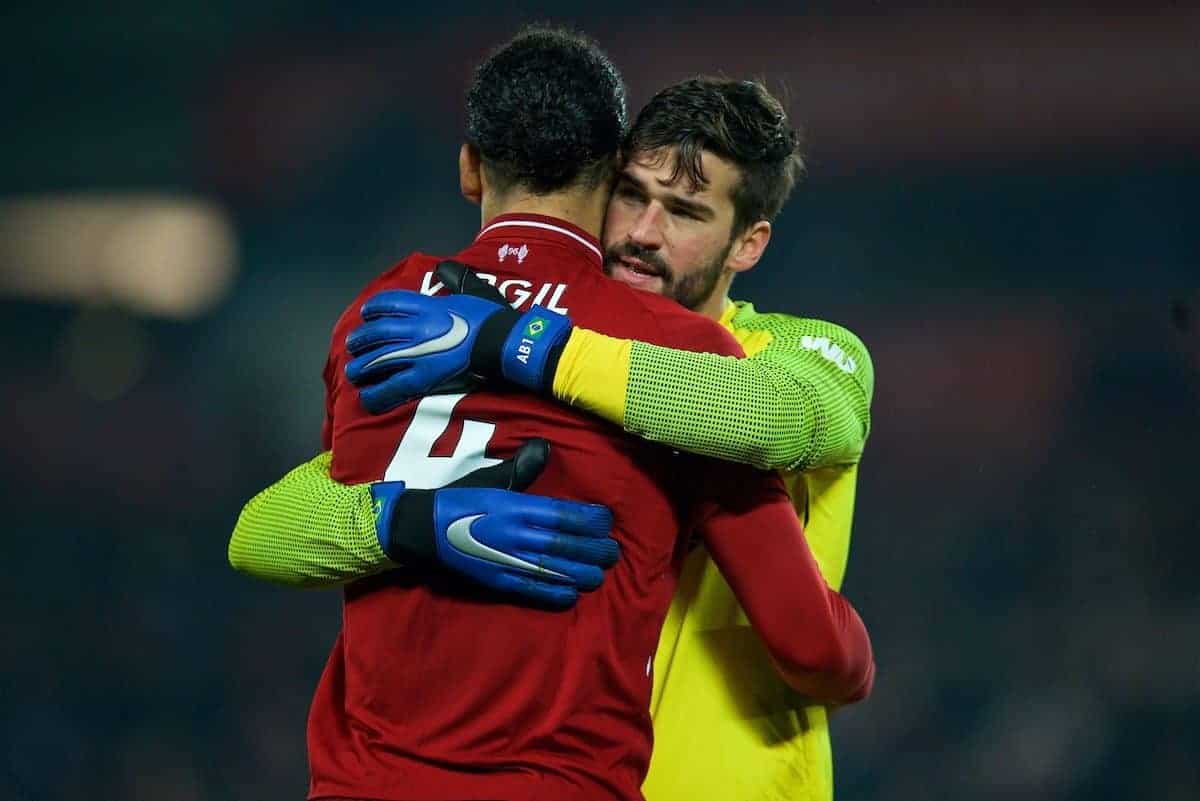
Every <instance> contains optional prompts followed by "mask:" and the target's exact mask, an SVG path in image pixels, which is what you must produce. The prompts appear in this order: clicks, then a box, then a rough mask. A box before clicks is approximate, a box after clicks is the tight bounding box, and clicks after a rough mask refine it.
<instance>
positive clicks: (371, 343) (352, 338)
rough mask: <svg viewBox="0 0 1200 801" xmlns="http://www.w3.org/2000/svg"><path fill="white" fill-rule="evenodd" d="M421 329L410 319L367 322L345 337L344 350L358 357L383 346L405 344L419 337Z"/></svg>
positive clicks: (400, 318)
mask: <svg viewBox="0 0 1200 801" xmlns="http://www.w3.org/2000/svg"><path fill="white" fill-rule="evenodd" d="M421 328H422V326H420V325H419V324H418V323H417V322H415V321H414V320H413V318H411V317H380V318H377V319H374V320H369V321H368V322H365V323H363V324H362V325H360V326H358V327H357V328H355V329H354V330H353V331H351V332H350V333H349V334H347V335H346V350H348V351H350V354H351V355H352V356H359V355H361V354H363V353H366V352H367V351H369V350H372V349H374V348H378V347H380V346H383V345H403V344H407V343H409V342H412V341H413V340H414V339H416V338H418V337H419V336H420V335H421V333H422V331H421ZM435 336H436V334H435Z"/></svg>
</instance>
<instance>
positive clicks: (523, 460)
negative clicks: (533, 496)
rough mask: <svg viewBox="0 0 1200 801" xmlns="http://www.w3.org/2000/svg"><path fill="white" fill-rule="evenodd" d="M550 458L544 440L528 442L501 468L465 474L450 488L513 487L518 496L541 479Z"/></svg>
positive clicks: (495, 467) (492, 467)
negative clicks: (535, 480) (538, 478)
mask: <svg viewBox="0 0 1200 801" xmlns="http://www.w3.org/2000/svg"><path fill="white" fill-rule="evenodd" d="M549 457H550V444H549V443H548V442H546V440H544V439H531V440H527V441H526V442H525V443H523V444H522V445H521V447H520V448H518V449H517V452H516V453H514V454H513V455H512V456H510V457H509V458H507V459H505V460H504V461H503V462H501V463H500V464H494V465H492V466H491V467H482V468H480V469H478V470H475V471H473V472H470V473H467V474H466V475H465V476H463V477H462V478H460V479H459V480H458V481H455V482H454V483H453V484H451V485H450V487H455V488H463V487H492V488H494V489H509V488H510V487H512V488H513V489H514V490H515V491H517V492H520V491H521V490H523V489H525V488H526V487H528V486H529V485H530V484H532V483H533V481H534V479H536V478H537V477H538V476H539V475H541V472H542V470H543V469H544V468H545V467H546V460H547V459H548V458H549ZM518 473H519V475H518ZM518 478H519V479H520V481H519V482H518V481H517V479H518Z"/></svg>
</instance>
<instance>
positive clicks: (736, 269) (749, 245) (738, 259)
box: [725, 220, 771, 273]
mask: <svg viewBox="0 0 1200 801" xmlns="http://www.w3.org/2000/svg"><path fill="white" fill-rule="evenodd" d="M770 241H771V223H769V222H768V221H766V220H759V221H758V222H755V223H752V224H750V225H748V226H746V230H745V231H742V232H741V233H740V234H738V235H737V236H735V237H734V238H733V244H732V246H731V247H730V248H729V255H728V256H726V257H725V269H726V270H729V271H730V272H733V273H744V272H746V270H749V269H750V268H751V267H753V266H754V265H756V264H758V261H759V259H761V258H762V256H763V253H765V252H766V250H767V244H768V243H769V242H770Z"/></svg>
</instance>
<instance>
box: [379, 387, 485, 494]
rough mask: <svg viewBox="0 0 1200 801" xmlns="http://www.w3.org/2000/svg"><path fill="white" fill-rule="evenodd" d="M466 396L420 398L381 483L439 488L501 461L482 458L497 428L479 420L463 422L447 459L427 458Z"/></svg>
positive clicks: (411, 487)
mask: <svg viewBox="0 0 1200 801" xmlns="http://www.w3.org/2000/svg"><path fill="white" fill-rule="evenodd" d="M466 396H467V394H466V393H462V394H457V395H428V396H426V397H424V398H422V399H421V402H420V403H418V404H417V411H416V413H415V414H414V415H413V419H412V422H411V423H410V424H409V426H408V430H407V431H405V432H404V436H403V437H401V439H400V444H399V445H398V446H397V448H396V455H395V456H393V457H392V461H391V463H389V464H388V467H387V472H385V473H384V474H383V480H384V481H403V482H404V484H405V486H407V487H408V488H409V489H439V488H440V487H444V486H446V485H447V484H450V483H453V482H455V481H457V480H458V479H460V478H462V477H463V476H465V475H466V474H467V473H471V472H473V471H475V470H478V469H479V468H481V467H491V466H492V465H494V464H500V462H501V461H502V460H501V459H491V458H489V457H487V456H484V455H483V453H484V451H485V450H486V449H487V445H488V442H489V441H490V440H491V438H492V434H494V433H495V432H496V425H495V423H485V422H483V421H480V420H463V430H462V436H460V437H459V438H458V444H457V445H455V446H454V452H453V453H451V454H450V455H449V456H430V455H429V454H430V451H432V450H433V444H434V443H435V442H437V440H438V438H439V437H441V436H442V435H443V434H445V433H446V429H447V428H449V427H450V419H451V417H452V416H453V414H454V407H455V406H457V405H458V403H459V401H461V400H462V399H463V398H465V397H466Z"/></svg>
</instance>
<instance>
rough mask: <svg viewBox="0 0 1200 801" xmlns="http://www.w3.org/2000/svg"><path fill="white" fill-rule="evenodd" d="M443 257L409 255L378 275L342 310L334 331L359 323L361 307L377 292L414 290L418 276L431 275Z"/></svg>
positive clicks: (417, 284) (418, 279) (417, 282)
mask: <svg viewBox="0 0 1200 801" xmlns="http://www.w3.org/2000/svg"><path fill="white" fill-rule="evenodd" d="M444 258H445V257H442V256H432V255H430V254H428V253H420V252H416V253H410V254H409V255H407V256H405V257H404V258H402V259H400V260H399V261H398V262H396V263H395V264H393V265H392V266H391V267H389V268H388V269H386V270H384V271H383V272H381V273H380V274H379V275H377V276H375V277H374V278H372V279H371V280H370V281H368V282H367V283H366V285H365V286H364V287H363V288H362V289H361V290H359V292H358V294H357V295H355V296H354V299H353V300H351V301H350V303H349V304H348V305H347V306H346V308H345V309H343V310H342V313H341V315H340V316H339V317H338V321H337V324H336V325H335V326H334V328H335V330H336V329H338V328H342V327H343V326H346V325H357V324H358V323H359V322H360V321H361V315H360V312H361V310H362V305H363V303H365V302H366V301H367V298H369V297H371V296H372V295H374V294H375V293H377V292H382V291H384V290H387V289H414V288H417V286H419V281H420V280H421V279H420V276H422V275H424V274H425V273H430V274H432V272H433V270H434V268H435V267H436V266H437V264H438V262H440V261H442V260H443V259H444Z"/></svg>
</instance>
